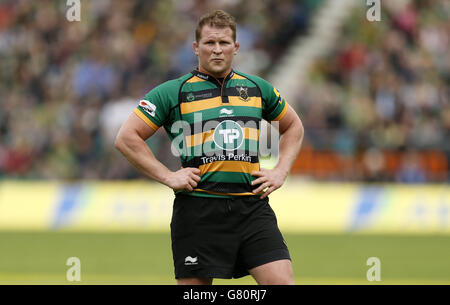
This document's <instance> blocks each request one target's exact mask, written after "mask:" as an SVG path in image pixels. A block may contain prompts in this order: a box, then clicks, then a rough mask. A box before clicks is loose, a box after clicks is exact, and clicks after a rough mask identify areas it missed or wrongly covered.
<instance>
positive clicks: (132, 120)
mask: <svg viewBox="0 0 450 305" xmlns="http://www.w3.org/2000/svg"><path fill="white" fill-rule="evenodd" d="M155 132H156V130H154V129H153V128H151V127H150V126H148V125H147V124H146V123H145V122H144V121H143V120H142V119H140V118H139V117H138V116H137V115H136V114H135V113H131V115H130V116H129V117H128V119H127V120H126V121H125V123H124V124H123V125H122V127H121V128H120V130H119V133H118V134H117V137H116V140H115V142H114V146H115V147H116V148H117V150H119V151H120V152H121V153H122V154H123V155H124V156H125V158H127V160H128V161H129V162H130V163H131V164H133V165H134V166H135V167H136V168H137V169H138V170H139V171H140V172H141V173H143V174H144V175H146V176H147V177H149V178H151V179H153V180H156V181H158V182H160V183H162V184H164V185H167V186H168V187H170V188H172V189H174V190H182V189H186V190H189V191H192V190H193V188H194V187H195V186H197V182H199V181H200V177H199V174H200V170H198V169H196V168H184V169H181V170H179V171H177V172H172V171H170V170H169V169H168V168H167V167H166V166H164V165H163V164H162V163H161V162H159V161H158V160H157V159H156V158H155V156H154V154H153V153H152V151H151V150H150V148H149V147H148V146H147V144H146V143H145V140H147V139H148V138H150V137H151V136H152V135H153V134H154V133H155Z"/></svg>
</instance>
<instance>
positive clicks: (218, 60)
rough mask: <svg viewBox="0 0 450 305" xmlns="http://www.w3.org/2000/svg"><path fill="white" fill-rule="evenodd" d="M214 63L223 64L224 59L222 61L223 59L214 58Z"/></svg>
mask: <svg viewBox="0 0 450 305" xmlns="http://www.w3.org/2000/svg"><path fill="white" fill-rule="evenodd" d="M212 61H213V62H222V61H223V59H221V58H213V59H212Z"/></svg>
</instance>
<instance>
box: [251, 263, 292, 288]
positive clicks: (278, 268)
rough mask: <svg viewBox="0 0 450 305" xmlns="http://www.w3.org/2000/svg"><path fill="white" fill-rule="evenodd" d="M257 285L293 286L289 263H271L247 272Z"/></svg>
mask: <svg viewBox="0 0 450 305" xmlns="http://www.w3.org/2000/svg"><path fill="white" fill-rule="evenodd" d="M249 272H250V274H251V275H252V277H253V278H254V279H255V281H256V282H257V283H258V284H259V285H294V275H293V271H292V264H291V261H290V260H288V259H283V260H278V261H273V262H270V263H267V264H263V265H260V266H258V267H255V268H252V269H250V270H249Z"/></svg>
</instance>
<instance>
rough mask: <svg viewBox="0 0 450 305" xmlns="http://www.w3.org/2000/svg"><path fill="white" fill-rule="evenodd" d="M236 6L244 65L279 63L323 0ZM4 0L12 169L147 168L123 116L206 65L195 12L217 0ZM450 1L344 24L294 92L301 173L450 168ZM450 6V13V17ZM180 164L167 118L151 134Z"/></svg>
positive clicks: (123, 174)
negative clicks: (73, 5) (71, 9)
mask: <svg viewBox="0 0 450 305" xmlns="http://www.w3.org/2000/svg"><path fill="white" fill-rule="evenodd" d="M215 3H216V4H217V3H219V4H220V7H221V8H223V9H225V10H227V11H229V12H230V13H231V14H233V15H234V16H236V18H237V22H238V25H239V26H238V40H239V41H240V42H241V45H242V47H241V50H240V55H239V57H238V58H237V66H238V68H239V69H241V70H242V71H246V72H248V73H257V74H260V75H261V76H263V77H267V76H268V75H269V74H270V73H271V72H272V71H273V69H274V67H275V66H276V65H277V63H279V62H280V61H281V60H282V58H283V56H284V55H285V54H286V53H287V52H288V51H289V47H290V46H291V44H292V42H293V41H294V39H296V38H297V37H298V36H302V35H307V33H308V28H309V25H310V23H311V20H312V19H313V18H314V13H315V11H316V10H317V8H318V7H320V6H321V4H322V3H323V1H314V0H309V1H295V0H289V1H282V2H280V1H275V0H265V1H258V0H252V1H240V0H235V1H225V0H224V1H218V2H215ZM82 6H83V7H82V22H68V21H67V20H66V19H65V12H66V10H67V6H66V4H65V1H53V0H50V1H39V2H33V1H12V0H7V1H2V3H1V4H0V57H1V60H0V177H2V176H3V177H8V178H24V179H131V178H140V177H142V176H141V175H140V174H139V173H138V172H137V171H136V170H135V169H133V168H132V167H131V166H130V165H129V163H128V162H127V161H126V160H125V159H124V158H123V157H122V156H121V155H120V154H119V153H118V152H116V151H115V150H114V148H113V145H112V141H113V138H114V135H115V133H116V132H117V128H118V127H119V126H120V123H121V122H122V121H123V120H124V119H125V118H126V116H125V117H124V114H126V115H128V113H130V112H131V109H133V108H134V107H135V106H136V105H137V101H138V100H139V99H140V98H141V97H142V96H143V95H144V94H145V93H146V92H147V91H149V90H150V89H152V88H153V87H154V86H156V85H157V84H159V83H161V82H163V81H165V80H167V79H170V78H175V77H177V76H179V75H181V74H184V73H185V72H186V71H190V70H191V69H192V67H193V66H195V58H194V56H193V54H192V51H191V42H192V40H193V30H192V29H193V28H194V27H195V20H196V19H197V18H198V17H199V16H200V15H202V14H203V13H204V12H206V11H208V10H210V9H212V7H211V2H210V1H201V0H195V1H194V0H190V1H162V0H158V1H156V0H155V1H109V0H98V1H91V2H82ZM448 12H449V5H448V4H447V2H446V1H443V0H440V1H414V2H411V4H410V5H408V6H405V7H403V8H396V9H394V8H387V7H386V8H385V7H383V15H382V18H384V19H383V22H382V23H377V22H373V23H370V22H368V21H366V20H365V11H364V8H359V9H358V10H355V11H354V13H353V14H352V15H351V16H350V18H348V19H347V22H346V23H345V24H344V28H343V31H342V33H341V35H340V39H338V41H337V43H336V44H335V49H334V50H333V52H331V53H330V54H327V55H326V56H325V57H321V58H320V59H319V60H317V61H316V62H315V63H314V65H313V67H312V68H311V70H310V71H309V73H308V76H309V79H308V81H307V82H305V83H304V84H302V86H301V87H300V92H301V93H300V94H299V95H298V98H297V99H296V100H293V101H289V103H290V104H291V105H292V106H293V107H294V108H295V109H296V110H297V111H298V113H299V114H300V116H301V118H302V119H303V122H304V125H305V129H306V139H305V143H304V149H303V151H302V152H301V154H300V157H299V158H298V160H297V161H296V163H295V166H294V168H293V174H299V175H303V176H309V177H312V178H314V179H321V180H322V179H323V180H363V181H400V182H422V181H448V177H449V176H448V160H449V157H450V154H449V151H450V147H449V143H450V139H449V130H450V128H449V127H450V106H449V101H448V95H449V89H448V88H449V87H448V79H449V78H448V77H449V74H448V72H449V62H450V60H449V58H448V57H449V54H450V52H448V51H449V39H448V37H450V35H449V30H450V28H449V27H448V24H447V17H448ZM446 16H447V17H446ZM149 145H150V146H151V148H152V149H153V150H154V152H155V154H156V155H157V157H158V158H159V159H160V160H162V162H164V163H165V164H168V165H169V167H170V168H172V169H175V168H176V167H178V166H179V162H178V161H177V160H176V158H175V157H173V156H172V154H170V146H169V145H168V144H167V137H166V136H165V134H164V132H163V131H158V133H157V134H156V135H155V137H153V138H152V139H151V140H150V141H149Z"/></svg>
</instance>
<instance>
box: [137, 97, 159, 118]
mask: <svg viewBox="0 0 450 305" xmlns="http://www.w3.org/2000/svg"><path fill="white" fill-rule="evenodd" d="M139 106H141V108H142V109H143V110H144V111H145V112H147V113H148V114H149V115H151V116H155V111H156V106H155V105H154V104H152V103H150V102H149V101H146V100H141V101H140V102H139Z"/></svg>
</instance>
